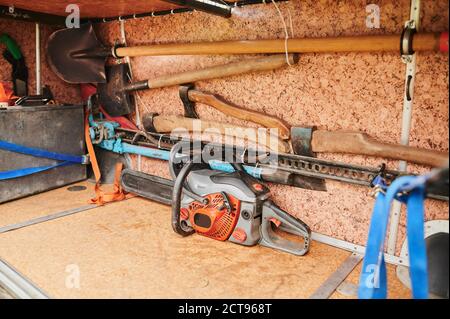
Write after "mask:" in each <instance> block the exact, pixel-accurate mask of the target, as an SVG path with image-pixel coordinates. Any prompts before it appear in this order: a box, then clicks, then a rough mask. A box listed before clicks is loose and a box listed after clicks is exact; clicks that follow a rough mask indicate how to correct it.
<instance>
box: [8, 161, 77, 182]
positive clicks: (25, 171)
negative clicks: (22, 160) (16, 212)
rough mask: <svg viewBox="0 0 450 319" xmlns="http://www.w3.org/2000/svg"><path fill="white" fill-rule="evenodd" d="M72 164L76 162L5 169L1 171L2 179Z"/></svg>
mask: <svg viewBox="0 0 450 319" xmlns="http://www.w3.org/2000/svg"><path fill="white" fill-rule="evenodd" d="M72 164H74V163H72V162H67V161H66V162H61V163H58V164H55V165H49V166H39V167H27V168H21V169H15V170H11V171H3V172H0V181H1V180H7V179H13V178H18V177H23V176H27V175H31V174H35V173H39V172H43V171H48V170H50V169H52V168H55V167H60V166H67V165H72Z"/></svg>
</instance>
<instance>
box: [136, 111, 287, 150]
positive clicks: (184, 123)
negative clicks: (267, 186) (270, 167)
mask: <svg viewBox="0 0 450 319" xmlns="http://www.w3.org/2000/svg"><path fill="white" fill-rule="evenodd" d="M143 121H144V127H145V128H146V130H148V131H151V132H157V133H170V134H171V135H172V136H183V134H187V133H192V132H193V133H202V134H214V135H222V136H225V137H226V136H229V137H233V138H234V137H236V138H238V139H241V140H246V141H249V142H252V143H257V144H258V145H259V146H262V147H264V148H267V149H268V150H271V151H275V152H277V153H287V152H289V150H290V147H289V144H288V143H286V142H285V141H283V140H282V139H280V138H279V137H278V135H276V134H270V131H266V130H263V131H261V130H258V129H255V128H251V127H241V126H237V125H232V124H228V123H221V122H213V121H205V120H198V119H191V118H187V117H182V116H176V115H166V116H163V115H158V114H152V113H150V114H146V115H145V117H144V120H143ZM233 142H234V141H233Z"/></svg>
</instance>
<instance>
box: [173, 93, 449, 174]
mask: <svg viewBox="0 0 450 319" xmlns="http://www.w3.org/2000/svg"><path fill="white" fill-rule="evenodd" d="M180 98H181V100H182V101H183V105H184V109H185V116H188V117H193V118H198V116H197V113H196V112H195V104H194V103H202V104H206V105H209V106H212V107H214V108H215V109H217V110H219V111H221V112H222V113H224V114H227V115H230V116H233V117H235V118H239V119H241V120H246V121H250V122H254V123H257V124H259V125H262V126H264V127H267V128H276V129H278V138H279V139H280V140H281V141H284V142H287V141H290V143H291V146H292V151H293V153H295V154H298V155H303V156H315V153H347V154H357V155H366V156H377V157H383V158H389V159H394V160H404V161H408V162H412V163H417V164H422V165H428V166H433V167H441V166H445V165H446V164H447V163H448V158H449V154H448V153H446V152H440V151H435V150H428V149H423V148H416V147H411V146H406V145H399V144H390V143H384V142H380V141H377V140H375V139H373V138H371V137H370V136H368V135H367V134H365V133H362V132H349V131H334V132H333V131H326V130H318V129H317V128H316V127H294V126H292V127H289V125H288V124H286V123H285V122H283V121H282V120H280V119H278V118H276V117H273V116H269V115H266V114H262V113H260V112H256V111H251V110H247V109H245V108H242V107H239V106H235V105H232V104H230V103H227V102H225V101H223V100H222V99H220V98H218V97H217V96H215V95H212V94H206V93H203V92H200V91H198V90H195V89H194V87H193V86H192V85H186V86H182V87H180ZM281 145H282V149H285V150H286V149H287V147H286V143H281Z"/></svg>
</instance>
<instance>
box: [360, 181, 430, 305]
mask: <svg viewBox="0 0 450 319" xmlns="http://www.w3.org/2000/svg"><path fill="white" fill-rule="evenodd" d="M419 179H421V180H422V181H425V180H424V179H423V177H421V176H419V177H415V176H402V177H399V178H397V179H396V180H394V182H392V184H391V185H390V187H389V188H388V189H387V191H386V194H383V193H382V192H379V194H378V196H377V199H376V202H375V207H374V211H373V215H372V221H371V225H370V230H369V236H368V240H367V246H366V253H365V256H364V262H363V269H362V272H361V277H360V283H359V291H358V296H359V298H361V299H372V298H375V299H381V298H386V296H387V280H386V264H385V262H384V243H385V237H386V230H387V225H388V221H389V213H390V209H391V203H392V201H393V200H394V199H397V200H399V201H401V202H402V203H406V205H407V237H408V247H409V260H410V276H411V286H412V291H413V298H421V299H423V298H428V275H427V258H426V247H425V239H424V237H425V236H424V229H423V228H424V206H423V202H424V199H425V183H424V182H421V183H417V181H418V180H419ZM377 182H378V186H379V187H381V188H383V185H382V184H383V183H380V182H379V180H378V181H377ZM411 186H413V188H411ZM405 190H407V191H408V192H409V194H408V195H402V196H400V197H399V196H397V194H399V193H401V192H403V191H405Z"/></svg>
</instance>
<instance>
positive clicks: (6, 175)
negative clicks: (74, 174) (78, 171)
mask: <svg viewBox="0 0 450 319" xmlns="http://www.w3.org/2000/svg"><path fill="white" fill-rule="evenodd" d="M0 149H3V150H6V151H10V152H16V153H21V154H26V155H32V156H36V157H44V158H48V159H53V160H58V161H62V162H60V163H57V164H54V165H48V166H39V167H27V168H20V169H15V170H10V171H3V172H0V180H7V179H13V178H18V177H22V176H27V175H31V174H35V173H39V172H43V171H47V170H50V169H52V168H56V167H60V166H67V165H72V164H82V163H83V162H84V159H83V156H76V155H70V154H61V153H55V152H49V151H46V150H42V149H38V148H32V147H28V146H23V145H18V144H14V143H10V142H6V141H2V140H0Z"/></svg>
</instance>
